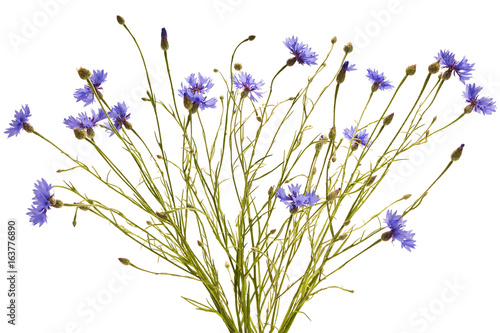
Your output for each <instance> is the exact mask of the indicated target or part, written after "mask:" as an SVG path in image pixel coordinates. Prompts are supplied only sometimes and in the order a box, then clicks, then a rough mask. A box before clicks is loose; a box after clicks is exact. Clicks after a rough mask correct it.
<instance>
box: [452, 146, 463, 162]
mask: <svg viewBox="0 0 500 333" xmlns="http://www.w3.org/2000/svg"><path fill="white" fill-rule="evenodd" d="M464 146H465V145H464V144H463V143H462V144H461V145H460V147H458V148H457V149H455V151H454V152H453V153H452V154H451V160H452V161H453V162H456V161H458V160H459V159H460V156H462V150H464Z"/></svg>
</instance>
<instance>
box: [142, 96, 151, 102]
mask: <svg viewBox="0 0 500 333" xmlns="http://www.w3.org/2000/svg"><path fill="white" fill-rule="evenodd" d="M141 99H142V100H143V101H144V102H149V101H150V99H149V98H147V97H141Z"/></svg>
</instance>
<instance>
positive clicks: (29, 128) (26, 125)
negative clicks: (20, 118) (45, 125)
mask: <svg viewBox="0 0 500 333" xmlns="http://www.w3.org/2000/svg"><path fill="white" fill-rule="evenodd" d="M23 129H24V130H25V131H26V132H28V133H33V132H34V131H35V129H34V128H33V126H32V125H31V124H30V123H23Z"/></svg>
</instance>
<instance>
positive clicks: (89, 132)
mask: <svg viewBox="0 0 500 333" xmlns="http://www.w3.org/2000/svg"><path fill="white" fill-rule="evenodd" d="M87 137H88V138H89V139H93V138H94V137H95V132H94V129H93V128H92V127H89V128H87Z"/></svg>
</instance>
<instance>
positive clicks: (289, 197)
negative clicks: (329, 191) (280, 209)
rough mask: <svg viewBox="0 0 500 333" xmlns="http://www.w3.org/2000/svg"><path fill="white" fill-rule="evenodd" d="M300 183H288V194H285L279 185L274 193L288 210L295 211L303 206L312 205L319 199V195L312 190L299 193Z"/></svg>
mask: <svg viewBox="0 0 500 333" xmlns="http://www.w3.org/2000/svg"><path fill="white" fill-rule="evenodd" d="M300 187H301V185H298V184H297V185H293V184H291V185H289V186H288V190H289V191H290V194H286V192H285V190H284V189H283V187H280V188H279V189H278V191H277V193H276V197H278V199H280V200H281V202H283V203H284V204H285V205H286V206H287V208H288V209H289V210H290V211H296V210H297V209H298V208H300V207H303V206H314V205H315V204H316V203H317V202H318V201H319V196H318V195H316V194H315V193H314V191H312V190H311V191H309V192H307V193H306V194H300V193H299V191H300Z"/></svg>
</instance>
